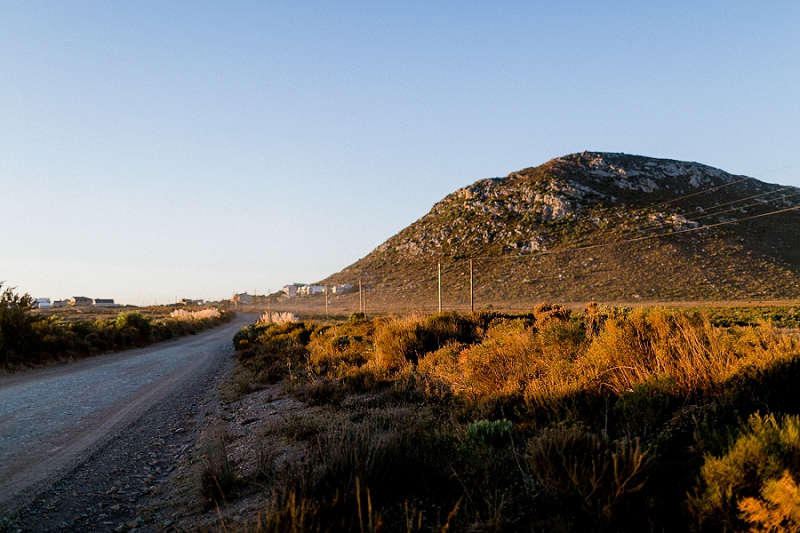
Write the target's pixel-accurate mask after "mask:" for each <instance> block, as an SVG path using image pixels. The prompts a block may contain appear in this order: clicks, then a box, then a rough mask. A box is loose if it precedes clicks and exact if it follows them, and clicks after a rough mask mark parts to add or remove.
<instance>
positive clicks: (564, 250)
mask: <svg viewBox="0 0 800 533" xmlns="http://www.w3.org/2000/svg"><path fill="white" fill-rule="evenodd" d="M798 209H800V205H796V206H793V207H788V208H786V209H780V210H777V211H771V212H768V213H761V214H758V215H751V216H747V217H742V218H737V219H734V220H726V221H724V222H717V223H715V224H709V225H706V226H697V227H695V228H686V229H682V230H678V231H671V232H668V233H657V234H655V235H645V236H642V237H636V238H633V239H626V240H620V241H613V242H605V243H597V244H590V245H586V246H575V247H572V248H561V249H559V250H549V251H543V252H540V253H538V254H525V255H523V254H520V255H484V256H473V259H489V260H506V259H524V258H530V257H542V256H547V255H557V254H564V253H569V252H578V251H584V250H593V249H597V248H605V247H608V246H618V245H622V244H630V243H633V242H641V241H647V240H651V239H658V238H661V237H669V236H673V235H682V234H684V233H692V232H696V231H703V230H708V229H712V228H718V227H720V226H726V225H728V224H738V223H740V222H746V221H748V220H754V219H757V218H763V217H768V216H772V215H779V214H781V213H787V212H789V211H796V210H798Z"/></svg>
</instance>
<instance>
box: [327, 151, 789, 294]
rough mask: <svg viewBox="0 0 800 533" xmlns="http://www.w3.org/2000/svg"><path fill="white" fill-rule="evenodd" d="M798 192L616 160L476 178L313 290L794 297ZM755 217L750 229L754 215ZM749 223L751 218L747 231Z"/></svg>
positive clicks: (705, 170)
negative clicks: (345, 286) (360, 287)
mask: <svg viewBox="0 0 800 533" xmlns="http://www.w3.org/2000/svg"><path fill="white" fill-rule="evenodd" d="M795 206H800V189H797V188H794V187H784V186H780V185H773V184H768V183H764V182H761V181H758V180H756V179H754V178H747V177H745V176H735V175H731V174H728V173H726V172H724V171H722V170H719V169H716V168H712V167H709V166H706V165H701V164H698V163H687V162H681V161H673V160H668V159H654V158H648V157H642V156H632V155H626V154H617V153H596V152H583V153H579V154H572V155H568V156H565V157H560V158H557V159H553V160H551V161H548V162H547V163H545V164H543V165H541V166H538V167H535V168H526V169H523V170H520V171H519V172H513V173H511V174H510V175H509V176H507V177H505V178H490V179H484V180H480V181H477V182H475V183H473V184H472V185H470V186H468V187H465V188H463V189H460V190H458V191H456V192H454V193H452V194H450V195H449V196H447V197H446V198H444V199H443V200H442V201H440V202H438V203H437V204H435V205H434V206H433V208H432V209H431V211H430V212H429V213H428V214H427V215H425V216H424V217H422V218H421V219H420V220H418V221H417V222H415V223H413V224H411V225H410V226H408V227H407V228H405V229H404V230H402V231H401V232H400V233H398V234H397V235H395V236H393V237H391V238H390V239H389V240H387V241H386V242H385V243H383V244H382V245H380V246H379V247H378V248H376V249H375V250H374V251H373V252H371V253H370V254H369V255H367V256H366V257H364V258H363V259H361V260H359V261H358V262H356V263H355V264H353V265H351V266H349V267H347V268H345V269H344V270H342V271H341V272H339V273H337V274H334V275H333V276H330V277H329V278H327V279H326V280H323V281H322V282H321V283H328V284H333V283H345V282H349V283H354V284H355V283H357V282H358V279H362V280H363V282H364V284H365V285H366V286H368V287H369V289H370V300H371V302H373V303H374V304H378V307H382V306H387V305H391V306H392V307H401V308H402V307H408V308H414V307H423V306H427V307H431V306H435V305H436V299H437V294H436V280H437V263H439V262H441V263H442V268H443V287H444V288H443V299H444V304H445V306H446V307H449V308H453V307H461V308H463V307H464V306H465V305H468V304H469V259H470V258H472V260H473V265H474V266H473V274H474V287H475V289H474V294H475V302H476V308H478V307H483V306H485V305H486V304H488V303H492V304H499V303H503V304H504V305H507V306H514V305H523V306H524V305H528V304H529V303H532V302H536V301H541V300H557V301H572V302H582V301H588V300H592V299H594V300H599V301H633V300H650V301H653V300H658V301H675V300H742V299H791V298H795V297H797V296H798V295H800V277H798V274H799V273H800V249H799V248H798V246H796V244H795V241H796V236H797V235H798V234H800V211H796V210H790V211H788V212H784V213H778V214H774V215H769V216H761V217H759V215H765V214H767V213H775V212H776V211H779V210H783V209H791V208H794V207H795ZM752 217H757V218H752ZM745 219H747V220H745Z"/></svg>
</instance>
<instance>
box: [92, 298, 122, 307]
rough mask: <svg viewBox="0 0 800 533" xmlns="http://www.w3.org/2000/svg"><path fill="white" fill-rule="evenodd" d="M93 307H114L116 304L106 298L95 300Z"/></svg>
mask: <svg viewBox="0 0 800 533" xmlns="http://www.w3.org/2000/svg"><path fill="white" fill-rule="evenodd" d="M94 305H95V307H116V305H117V304H115V303H114V300H113V299H108V298H97V299H95V301H94Z"/></svg>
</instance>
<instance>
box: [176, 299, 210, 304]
mask: <svg viewBox="0 0 800 533" xmlns="http://www.w3.org/2000/svg"><path fill="white" fill-rule="evenodd" d="M203 302H205V300H192V299H191V298H181V300H180V303H182V304H183V305H203Z"/></svg>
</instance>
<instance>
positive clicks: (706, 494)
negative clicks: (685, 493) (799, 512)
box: [689, 414, 800, 531]
mask: <svg viewBox="0 0 800 533" xmlns="http://www.w3.org/2000/svg"><path fill="white" fill-rule="evenodd" d="M787 476H788V477H787ZM784 477H787V479H785V480H784V481H781V479H783V478H784ZM798 477H800V417H797V416H784V417H782V418H781V419H780V421H778V420H777V419H776V418H775V416H774V415H772V414H769V415H766V416H760V415H758V414H754V415H752V416H751V417H750V419H749V420H748V423H747V426H746V427H745V428H743V430H742V433H741V434H740V435H739V437H738V438H737V439H736V440H735V441H734V442H733V443H732V445H731V446H730V448H729V450H728V451H727V453H725V454H724V455H722V456H720V457H718V456H714V455H709V456H707V457H706V459H705V463H704V464H703V467H702V469H701V471H700V478H699V486H698V488H697V489H696V491H695V494H693V495H692V496H691V497H690V498H689V507H690V509H691V511H692V513H693V514H694V516H695V519H696V521H697V524H698V526H699V527H702V528H703V530H704V531H714V530H720V531H724V530H731V529H733V530H741V529H744V528H745V527H746V526H745V523H744V521H743V519H742V517H741V516H740V514H739V511H740V510H741V511H743V512H744V514H745V516H746V517H750V518H752V519H753V520H755V522H756V523H758V522H760V521H762V520H767V521H769V520H771V519H772V518H774V517H775V516H780V514H781V512H784V511H786V510H787V509H791V505H792V502H791V499H789V500H788V501H784V502H781V501H780V500H781V498H780V496H779V495H778V493H777V492H776V490H778V489H780V488H782V487H783V488H787V489H790V488H791V484H792V483H794V481H793V480H794V479H798ZM790 514H791V513H790ZM770 517H772V518H770Z"/></svg>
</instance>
